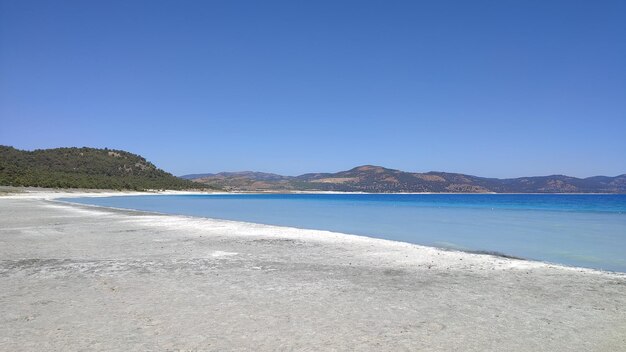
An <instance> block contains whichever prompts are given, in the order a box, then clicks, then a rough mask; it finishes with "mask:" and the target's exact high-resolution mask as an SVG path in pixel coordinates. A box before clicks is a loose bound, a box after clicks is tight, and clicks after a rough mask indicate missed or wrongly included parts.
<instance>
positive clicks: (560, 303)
mask: <svg viewBox="0 0 626 352" xmlns="http://www.w3.org/2000/svg"><path fill="white" fill-rule="evenodd" d="M62 195H63V194H62V193H58V194H54V195H51V194H45V193H40V194H38V193H36V192H35V193H29V194H25V195H18V196H2V197H0V350H2V351H43V350H45V351H74V350H125V351H129V350H132V351H135V350H137V351H150V350H155V351H157V350H158V351H162V350H191V351H224V350H238V351H245V350H254V351H276V350H285V351H289V350H310V351H319V350H324V351H326V350H336V351H352V350H372V351H402V350H411V351H414V350H425V351H502V350H510V351H623V350H624V349H623V348H624V347H623V346H626V275H624V274H614V273H605V272H599V271H593V270H588V269H577V268H566V267H561V266H556V265H549V264H545V263H538V262H531V261H521V260H515V259H507V258H500V257H494V256H489V255H478V254H469V253H461V252H450V251H441V250H437V249H434V248H429V247H422V246H416V245H411V244H405V243H398V242H391V241H386V240H380V239H371V238H366V237H359V236H351V235H343V234H337V233H331V232H325V231H314V230H299V229H293V228H285V227H275V226H266V225H256V224H248V223H241V222H233V221H222V220H211V219H202V218H192V217H183V216H170V215H155V214H148V213H142V212H131V211H120V210H112V209H104V208H95V207H86V206H78V205H69V204H64V203H58V202H55V201H52V200H51V199H50V198H54V197H56V196H62ZM72 196H76V194H72Z"/></svg>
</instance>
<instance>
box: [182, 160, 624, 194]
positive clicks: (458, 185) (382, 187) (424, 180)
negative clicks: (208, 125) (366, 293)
mask: <svg viewBox="0 0 626 352" xmlns="http://www.w3.org/2000/svg"><path fill="white" fill-rule="evenodd" d="M196 175H200V176H201V177H196V178H194V177H189V176H193V175H185V176H182V177H183V178H185V177H189V179H191V180H192V181H194V182H198V183H203V184H206V185H210V186H214V187H220V188H223V189H225V190H233V191H341V192H372V193H419V192H424V193H626V174H621V175H618V176H614V177H611V176H591V177H587V178H577V177H572V176H567V175H548V176H526V177H517V178H505V179H499V178H489V177H480V176H474V175H467V174H461V173H451V172H441V171H429V172H422V173H420V172H406V171H401V170H396V169H390V168H385V167H382V166H377V165H361V166H357V167H354V168H352V169H349V170H345V171H339V172H334V173H330V172H321V173H306V174H302V175H298V176H282V175H277V174H272V173H262V172H253V171H242V172H220V173H214V174H196Z"/></svg>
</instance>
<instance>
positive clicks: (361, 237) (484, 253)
mask: <svg viewBox="0 0 626 352" xmlns="http://www.w3.org/2000/svg"><path fill="white" fill-rule="evenodd" d="M132 195H143V194H124V196H132ZM154 195H169V194H168V193H166V194H154ZM192 195H193V193H192ZM109 196H110V195H107V196H106V197H109ZM76 198H81V196H78V197H76ZM47 201H50V202H54V203H59V204H65V205H69V206H73V207H78V208H81V207H85V208H95V209H107V210H113V211H121V212H130V213H137V214H146V215H158V216H168V217H175V218H179V219H198V220H201V219H203V220H208V221H220V222H229V223H234V224H238V225H240V226H241V227H246V226H248V227H250V228H257V227H259V226H266V227H269V228H279V229H283V230H285V231H293V232H298V231H314V232H319V233H320V235H322V236H323V235H324V234H331V235H336V236H346V237H347V238H353V239H354V238H357V239H359V240H365V241H367V240H372V241H373V242H376V243H377V244H381V243H382V244H387V245H394V244H400V245H408V246H415V247H416V248H427V249H431V250H435V251H441V252H453V253H460V254H467V255H474V256H485V257H491V258H496V259H502V260H510V261H520V262H527V263H534V264H538V265H545V266H547V267H554V268H560V269H563V270H573V271H577V272H595V273H599V274H607V275H616V276H620V277H624V278H626V272H621V271H611V270H601V269H593V268H586V267H578V266H570V265H564V264H560V263H553V262H547V261H541V260H535V259H528V258H522V257H515V256H511V255H507V254H505V253H499V252H490V251H488V250H463V249H455V248H445V247H435V246H427V245H422V244H418V243H412V242H404V241H397V240H390V239H384V238H379V237H372V236H366V235H358V234H352V233H344V232H337V231H328V230H319V229H311V228H301V227H293V226H281V225H271V224H264V223H257V222H249V221H238V220H228V219H220V218H211V217H204V216H193V215H177V214H170V213H162V212H157V211H147V210H140V209H130V208H117V207H110V206H103V205H95V204H83V203H74V202H71V201H65V200H59V199H58V198H51V199H47ZM381 241H382V242H381Z"/></svg>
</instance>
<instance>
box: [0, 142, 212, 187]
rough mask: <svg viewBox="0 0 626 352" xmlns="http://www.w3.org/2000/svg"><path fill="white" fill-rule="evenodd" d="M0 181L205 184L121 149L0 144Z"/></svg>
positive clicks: (22, 183) (73, 184)
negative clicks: (26, 148) (22, 147)
mask: <svg viewBox="0 0 626 352" xmlns="http://www.w3.org/2000/svg"><path fill="white" fill-rule="evenodd" d="M0 185H5V186H7V185H8V186H38V187H58V188H102V189H134V190H143V189H192V188H199V187H200V188H206V187H207V186H205V185H201V184H198V183H194V182H191V181H189V180H183V179H181V178H178V177H175V176H173V175H172V174H170V173H167V172H165V171H163V170H160V169H158V168H157V167H156V166H154V165H153V164H152V163H150V162H148V161H147V160H146V159H144V158H143V157H141V156H139V155H136V154H132V153H129V152H125V151H122V150H112V149H95V148H56V149H39V150H34V151H24V150H18V149H15V148H13V147H8V146H0Z"/></svg>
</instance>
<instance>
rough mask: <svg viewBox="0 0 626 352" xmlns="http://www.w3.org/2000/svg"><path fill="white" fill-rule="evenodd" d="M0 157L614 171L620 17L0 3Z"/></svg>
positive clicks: (537, 8)
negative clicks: (102, 150) (123, 156)
mask: <svg viewBox="0 0 626 352" xmlns="http://www.w3.org/2000/svg"><path fill="white" fill-rule="evenodd" d="M0 4H1V5H0V144H4V145H12V146H15V147H17V148H20V149H37V148H50V147H59V146H92V147H109V148H116V149H124V150H128V151H131V152H135V153H138V154H141V155H143V156H145V157H146V158H147V159H148V160H150V161H153V162H154V163H155V164H157V166H159V167H161V168H163V169H165V170H167V171H170V172H172V173H174V174H177V175H181V174H186V173H200V172H217V171H239V170H256V171H268V172H276V173H282V174H288V175H295V174H300V173H305V172H315V171H339V170H343V169H348V168H351V167H353V166H357V165H360V164H376V165H382V166H386V167H391V168H397V169H403V170H407V171H431V170H438V171H449V172H463V173H469V174H474V175H479V176H492V177H516V176H530V175H547V174H555V173H559V174H568V175H573V176H591V175H597V174H604V175H617V174H622V173H626V1H623V0H617V1H604V0H600V1H592V0H588V1H575V0H564V1H550V0H538V1H526V0H517V1H507V0H493V1H478V0H475V1H460V0H459V1H442V0H431V1H363V0H361V1H341V0H333V1H318V0H316V1H294V0H288V1H265V0H264V1H236V0H223V1H208V0H207V1H173V0H172V1H155V0H147V1H138V0H131V1H113V0H100V1H84V0H80V1H29V0H19V1H15V0H0Z"/></svg>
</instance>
